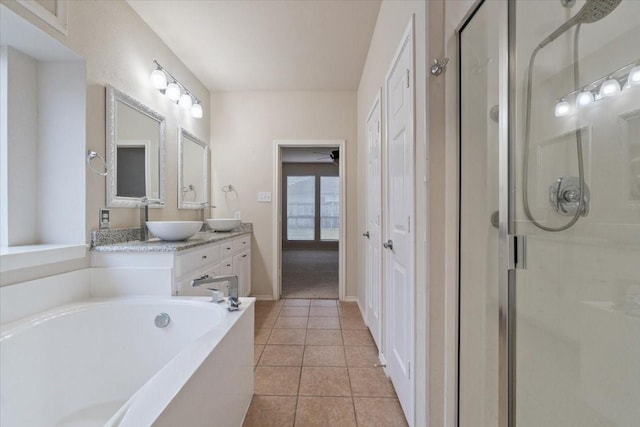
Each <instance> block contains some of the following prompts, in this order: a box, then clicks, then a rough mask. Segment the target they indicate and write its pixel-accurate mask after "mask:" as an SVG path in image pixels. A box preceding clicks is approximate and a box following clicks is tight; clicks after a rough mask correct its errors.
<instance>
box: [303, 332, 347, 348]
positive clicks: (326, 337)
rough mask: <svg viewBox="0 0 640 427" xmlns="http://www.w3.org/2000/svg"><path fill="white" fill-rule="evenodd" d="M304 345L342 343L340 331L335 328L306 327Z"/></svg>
mask: <svg viewBox="0 0 640 427" xmlns="http://www.w3.org/2000/svg"><path fill="white" fill-rule="evenodd" d="M305 344H306V345H342V332H341V331H340V330H337V329H308V330H307V340H306V341H305Z"/></svg>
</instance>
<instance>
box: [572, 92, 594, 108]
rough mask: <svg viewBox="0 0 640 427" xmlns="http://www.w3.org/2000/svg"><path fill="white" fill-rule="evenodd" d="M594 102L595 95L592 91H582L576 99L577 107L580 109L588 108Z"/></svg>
mask: <svg viewBox="0 0 640 427" xmlns="http://www.w3.org/2000/svg"><path fill="white" fill-rule="evenodd" d="M593 101H594V99H593V93H591V91H590V90H585V91H582V92H580V93H579V94H578V96H577V97H576V105H577V106H578V107H586V106H587V105H589V104H591V103H592V102H593Z"/></svg>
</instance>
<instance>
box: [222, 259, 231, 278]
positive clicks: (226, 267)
mask: <svg viewBox="0 0 640 427" xmlns="http://www.w3.org/2000/svg"><path fill="white" fill-rule="evenodd" d="M219 271H220V275H221V276H222V275H227V274H232V273H233V261H232V258H225V259H223V260H220V269H219Z"/></svg>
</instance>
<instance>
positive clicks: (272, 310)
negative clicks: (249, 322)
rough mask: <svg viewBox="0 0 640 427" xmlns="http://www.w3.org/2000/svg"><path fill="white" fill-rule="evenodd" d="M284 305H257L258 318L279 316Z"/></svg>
mask: <svg viewBox="0 0 640 427" xmlns="http://www.w3.org/2000/svg"><path fill="white" fill-rule="evenodd" d="M281 308H282V305H275V304H268V305H264V304H262V305H260V304H258V303H256V316H269V315H272V314H275V315H278V313H279V312H280V309H281Z"/></svg>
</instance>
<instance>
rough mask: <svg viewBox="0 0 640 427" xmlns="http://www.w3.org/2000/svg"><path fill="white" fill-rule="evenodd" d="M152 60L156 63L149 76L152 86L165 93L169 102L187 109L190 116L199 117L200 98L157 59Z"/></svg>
mask: <svg viewBox="0 0 640 427" xmlns="http://www.w3.org/2000/svg"><path fill="white" fill-rule="evenodd" d="M153 62H154V63H155V64H156V69H155V70H153V71H152V72H151V75H150V76H149V78H150V79H151V84H152V85H153V87H155V88H156V89H158V90H159V91H160V92H161V93H163V94H165V95H166V96H167V98H169V100H170V101H171V102H175V103H177V104H178V105H179V106H180V107H181V108H182V109H184V110H189V111H190V112H191V116H192V117H194V118H196V119H201V118H202V114H203V112H202V105H201V104H200V100H199V99H198V98H196V97H195V96H194V95H193V94H192V93H191V92H190V91H189V89H187V88H186V87H185V85H183V84H182V83H180V82H179V81H178V79H176V78H175V77H173V76H172V75H171V73H170V72H168V71H167V70H166V69H165V68H164V67H163V66H162V65H160V64H159V63H158V61H156V60H155V59H154V60H153Z"/></svg>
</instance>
